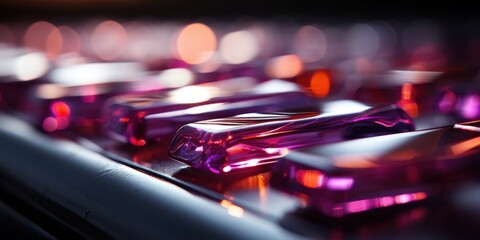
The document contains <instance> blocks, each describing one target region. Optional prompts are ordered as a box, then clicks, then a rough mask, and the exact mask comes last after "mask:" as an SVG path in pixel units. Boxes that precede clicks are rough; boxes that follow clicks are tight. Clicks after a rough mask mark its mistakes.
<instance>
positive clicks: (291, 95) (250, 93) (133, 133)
mask: <svg viewBox="0 0 480 240" xmlns="http://www.w3.org/2000/svg"><path fill="white" fill-rule="evenodd" d="M316 108H317V102H316V101H315V100H314V99H312V98H310V97H308V96H307V95H305V93H304V92H303V91H301V89H300V88H299V87H298V86H297V85H296V84H293V83H291V82H287V81H282V80H270V81H266V82H263V83H260V84H258V82H257V81H256V80H253V79H252V78H245V79H244V78H236V79H229V80H222V81H217V82H212V83H206V84H199V85H193V86H187V87H183V88H179V89H175V90H172V91H166V92H162V93H159V94H143V95H125V96H118V97H115V98H112V99H111V101H109V102H108V103H107V104H106V105H105V108H104V109H103V116H104V130H105V132H106V133H107V134H108V135H109V136H111V137H113V138H115V139H117V140H120V141H123V142H128V143H130V144H132V145H135V146H143V145H145V144H146V143H147V142H148V141H158V140H162V139H166V140H167V141H170V140H171V137H173V135H174V134H175V132H176V131H177V130H178V128H180V127H181V126H183V125H185V124H188V123H191V122H196V121H201V120H206V119H211V118H218V117H228V116H233V115H237V114H242V113H248V112H272V111H285V110H297V109H298V110H310V111H311V110H314V109H316Z"/></svg>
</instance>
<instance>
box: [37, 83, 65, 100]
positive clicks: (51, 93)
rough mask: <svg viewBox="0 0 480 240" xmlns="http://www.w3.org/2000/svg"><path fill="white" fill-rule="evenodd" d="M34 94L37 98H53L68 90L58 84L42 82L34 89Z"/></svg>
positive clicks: (61, 95)
mask: <svg viewBox="0 0 480 240" xmlns="http://www.w3.org/2000/svg"><path fill="white" fill-rule="evenodd" d="M35 93H36V95H37V96H38V97H39V98H44V99H55V98H60V97H63V96H65V95H67V94H68V90H67V89H65V88H64V87H62V86H60V85H59V84H42V85H39V86H38V87H37V89H36V92H35Z"/></svg>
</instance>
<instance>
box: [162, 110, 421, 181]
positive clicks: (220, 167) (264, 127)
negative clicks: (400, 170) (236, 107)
mask: <svg viewBox="0 0 480 240" xmlns="http://www.w3.org/2000/svg"><path fill="white" fill-rule="evenodd" d="M414 129H415V127H414V123H413V120H412V119H411V118H410V117H409V116H408V114H406V113H405V112H404V111H403V110H402V109H400V108H398V107H397V106H396V105H390V106H386V107H379V108H372V109H369V110H366V111H363V112H357V113H353V114H352V113H350V114H333V113H325V114H319V113H291V114H288V113H269V114H244V115H239V116H235V117H230V118H224V119H212V120H207V121H202V122H196V123H191V124H188V125H186V126H183V127H182V128H181V129H180V130H178V132H177V134H176V135H175V137H174V139H173V140H172V143H171V145H170V149H169V155H170V156H171V157H172V158H174V159H176V160H179V161H182V162H184V163H186V164H188V165H190V166H192V167H194V168H197V169H202V170H205V171H209V172H213V173H226V172H230V171H234V170H240V169H247V168H255V167H257V166H260V165H265V164H272V163H274V162H275V161H276V160H277V159H278V158H280V157H282V156H284V155H285V154H287V153H288V151H289V150H291V149H296V148H301V147H306V146H312V145H315V144H321V143H327V142H337V141H341V140H345V139H351V138H359V137H367V136H374V135H382V134H389V133H398V132H405V131H411V130H414Z"/></svg>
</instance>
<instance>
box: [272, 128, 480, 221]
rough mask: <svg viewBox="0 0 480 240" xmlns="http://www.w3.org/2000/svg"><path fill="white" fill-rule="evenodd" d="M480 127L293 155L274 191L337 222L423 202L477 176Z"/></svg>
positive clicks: (281, 167)
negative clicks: (295, 198) (290, 195)
mask: <svg viewBox="0 0 480 240" xmlns="http://www.w3.org/2000/svg"><path fill="white" fill-rule="evenodd" d="M479 126H480V122H472V123H467V124H457V125H455V126H449V127H441V128H433V129H427V130H421V131H413V132H408V133H399V134H392V135H386V136H377V137H371V138H365V139H357V140H351V141H345V142H341V143H333V144H326V145H323V146H317V147H311V148H306V149H301V150H295V151H292V152H290V153H289V154H287V155H286V156H285V157H284V158H282V159H280V160H279V161H278V162H277V164H276V165H275V167H274V170H273V174H272V182H271V183H272V186H273V187H275V188H278V189H281V190H283V191H286V192H290V193H293V194H295V195H297V196H300V197H301V198H302V199H305V200H306V204H307V206H308V207H309V208H312V209H315V210H317V211H319V212H321V213H323V214H325V215H328V216H333V217H340V216H344V215H348V214H353V213H359V212H365V211H369V210H372V209H377V208H383V207H390V206H394V205H399V204H405V203H410V202H415V201H420V200H424V199H426V198H428V197H430V196H432V195H435V194H438V193H440V192H442V191H445V190H448V189H449V187H454V186H458V184H461V183H465V182H466V181H468V179H470V180H471V179H474V178H475V176H478V170H476V169H478V159H479V157H480V148H479V146H480V128H479Z"/></svg>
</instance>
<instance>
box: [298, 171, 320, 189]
mask: <svg viewBox="0 0 480 240" xmlns="http://www.w3.org/2000/svg"><path fill="white" fill-rule="evenodd" d="M295 179H296V180H297V182H298V183H300V184H302V185H303V186H305V187H307V188H320V187H322V186H323V184H324V183H325V175H324V174H323V173H322V172H320V171H317V170H297V171H296V172H295Z"/></svg>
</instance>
